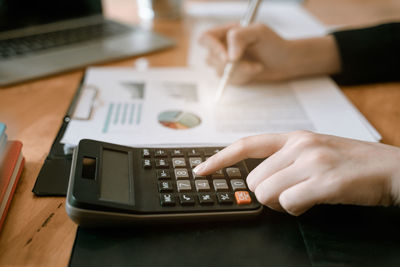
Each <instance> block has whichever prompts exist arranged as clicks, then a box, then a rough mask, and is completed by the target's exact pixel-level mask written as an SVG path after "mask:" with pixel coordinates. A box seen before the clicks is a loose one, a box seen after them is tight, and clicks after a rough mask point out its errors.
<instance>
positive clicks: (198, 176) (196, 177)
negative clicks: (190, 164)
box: [192, 171, 206, 179]
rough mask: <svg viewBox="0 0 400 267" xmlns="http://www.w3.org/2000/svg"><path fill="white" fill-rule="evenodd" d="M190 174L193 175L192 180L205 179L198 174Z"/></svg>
mask: <svg viewBox="0 0 400 267" xmlns="http://www.w3.org/2000/svg"><path fill="white" fill-rule="evenodd" d="M192 174H193V179H204V178H206V177H205V176H204V175H199V174H196V173H194V171H192Z"/></svg>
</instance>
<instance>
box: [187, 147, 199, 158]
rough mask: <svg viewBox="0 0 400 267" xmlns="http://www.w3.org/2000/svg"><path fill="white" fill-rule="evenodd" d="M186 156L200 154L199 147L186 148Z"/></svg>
mask: <svg viewBox="0 0 400 267" xmlns="http://www.w3.org/2000/svg"><path fill="white" fill-rule="evenodd" d="M188 156H189V157H193V156H201V152H200V150H199V149H195V148H191V149H188Z"/></svg>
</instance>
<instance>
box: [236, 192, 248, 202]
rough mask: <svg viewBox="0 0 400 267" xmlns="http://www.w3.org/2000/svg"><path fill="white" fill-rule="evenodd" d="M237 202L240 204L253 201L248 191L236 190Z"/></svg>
mask: <svg viewBox="0 0 400 267" xmlns="http://www.w3.org/2000/svg"><path fill="white" fill-rule="evenodd" d="M235 198H236V203H237V204H238V205H245V204H250V203H251V197H250V194H249V192H247V191H236V192H235Z"/></svg>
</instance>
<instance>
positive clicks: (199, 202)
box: [66, 139, 262, 226]
mask: <svg viewBox="0 0 400 267" xmlns="http://www.w3.org/2000/svg"><path fill="white" fill-rule="evenodd" d="M221 149H222V148H221V147H177V148H140V147H127V146H120V145H115V144H110V143H105V142H99V141H94V140H88V139H85V140H81V141H80V143H79V145H78V147H77V148H76V149H75V151H74V154H73V159H72V167H71V174H70V181H69V185H68V193H67V204H66V210H67V213H68V215H69V217H70V218H71V219H72V220H73V221H75V222H76V223H78V224H79V225H82V226H108V225H121V224H131V223H135V222H136V223H139V222H168V221H172V222H176V221H198V220H203V219H204V220H214V219H232V218H249V217H251V216H252V215H253V216H254V215H257V214H259V213H261V211H262V205H261V204H260V203H259V202H257V200H256V198H255V196H254V194H253V193H252V192H251V191H250V190H249V189H248V187H247V184H246V182H245V181H246V177H247V175H248V173H249V168H248V165H249V164H248V162H247V161H241V162H239V163H237V164H235V165H233V166H229V167H227V168H224V169H222V170H219V171H217V172H215V173H213V174H211V175H207V176H200V175H196V174H195V173H194V172H193V171H192V170H193V168H194V167H196V166H197V165H199V164H200V163H201V162H203V161H205V160H206V159H207V158H208V157H210V156H212V155H213V154H215V153H217V152H218V151H220V150H221Z"/></svg>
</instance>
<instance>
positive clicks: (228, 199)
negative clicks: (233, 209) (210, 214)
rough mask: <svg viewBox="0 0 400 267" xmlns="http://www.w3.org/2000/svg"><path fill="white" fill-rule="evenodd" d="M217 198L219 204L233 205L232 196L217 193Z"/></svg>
mask: <svg viewBox="0 0 400 267" xmlns="http://www.w3.org/2000/svg"><path fill="white" fill-rule="evenodd" d="M217 198H218V202H219V203H220V204H232V203H233V195H232V194H231V193H217Z"/></svg>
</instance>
